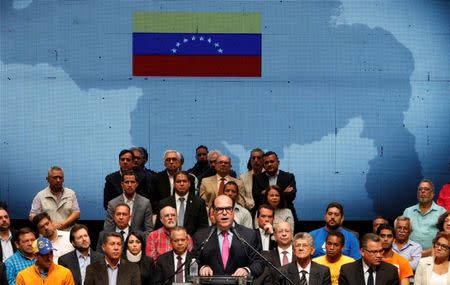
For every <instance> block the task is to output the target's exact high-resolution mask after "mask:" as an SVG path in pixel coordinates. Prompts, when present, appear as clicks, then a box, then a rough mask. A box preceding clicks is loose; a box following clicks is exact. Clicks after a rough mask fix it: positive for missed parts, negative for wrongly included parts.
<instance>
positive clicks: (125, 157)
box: [103, 149, 152, 210]
mask: <svg viewBox="0 0 450 285" xmlns="http://www.w3.org/2000/svg"><path fill="white" fill-rule="evenodd" d="M119 167H120V169H119V171H116V172H113V173H110V174H108V175H107V176H106V177H105V187H104V189H103V207H104V208H105V210H106V209H107V207H108V203H109V201H111V200H112V199H114V198H116V197H117V196H120V195H122V193H123V191H122V184H121V182H122V173H123V172H124V171H127V170H132V169H133V167H134V156H133V152H132V151H131V150H128V149H124V150H122V151H121V152H120V153H119ZM148 178H149V176H146V175H142V176H141V175H138V182H139V185H138V187H137V188H136V193H138V194H139V195H141V196H144V197H145V198H147V199H150V194H151V192H152V191H151V181H148Z"/></svg>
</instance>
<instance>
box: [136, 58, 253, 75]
mask: <svg viewBox="0 0 450 285" xmlns="http://www.w3.org/2000/svg"><path fill="white" fill-rule="evenodd" d="M133 76H226V77H238V76H239V77H261V56H226V55H222V56H183V55H176V56H173V55H169V56H161V55H159V56H158V55H155V56H151V55H134V56H133Z"/></svg>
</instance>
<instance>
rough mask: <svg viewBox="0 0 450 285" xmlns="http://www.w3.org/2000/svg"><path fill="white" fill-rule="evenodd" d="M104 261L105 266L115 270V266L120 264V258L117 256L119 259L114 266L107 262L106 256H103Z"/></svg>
mask: <svg viewBox="0 0 450 285" xmlns="http://www.w3.org/2000/svg"><path fill="white" fill-rule="evenodd" d="M105 263H106V268H111V269H113V270H115V269H117V268H118V267H119V265H120V258H119V261H118V262H117V264H116V266H112V265H111V264H110V263H109V262H108V260H107V259H106V257H105Z"/></svg>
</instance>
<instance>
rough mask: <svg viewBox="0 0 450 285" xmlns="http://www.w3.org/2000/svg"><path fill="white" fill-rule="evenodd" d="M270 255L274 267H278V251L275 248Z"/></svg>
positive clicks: (279, 261)
mask: <svg viewBox="0 0 450 285" xmlns="http://www.w3.org/2000/svg"><path fill="white" fill-rule="evenodd" d="M270 252H271V253H272V258H273V261H274V262H273V265H275V266H276V267H280V266H281V260H280V252H279V251H278V248H275V250H273V251H270Z"/></svg>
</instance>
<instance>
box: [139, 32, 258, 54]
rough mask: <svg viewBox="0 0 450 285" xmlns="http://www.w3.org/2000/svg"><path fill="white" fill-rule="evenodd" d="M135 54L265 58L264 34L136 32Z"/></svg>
mask: <svg viewBox="0 0 450 285" xmlns="http://www.w3.org/2000/svg"><path fill="white" fill-rule="evenodd" d="M133 55H261V34H210V33H202V34H200V33H199V34H192V33H133Z"/></svg>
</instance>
